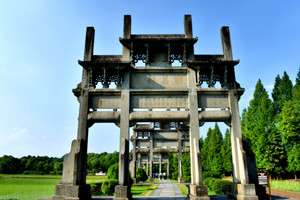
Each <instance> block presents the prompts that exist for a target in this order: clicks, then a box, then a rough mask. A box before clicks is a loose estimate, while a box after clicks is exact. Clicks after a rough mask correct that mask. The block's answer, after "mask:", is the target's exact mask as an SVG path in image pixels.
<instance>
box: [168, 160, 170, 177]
mask: <svg viewBox="0 0 300 200" xmlns="http://www.w3.org/2000/svg"><path fill="white" fill-rule="evenodd" d="M167 175H168V177H169V175H170V161H169V159H168V163H167Z"/></svg>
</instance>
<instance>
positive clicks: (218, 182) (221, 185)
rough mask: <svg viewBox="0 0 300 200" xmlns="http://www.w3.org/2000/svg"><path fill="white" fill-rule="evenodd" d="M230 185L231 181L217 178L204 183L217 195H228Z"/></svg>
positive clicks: (206, 180)
mask: <svg viewBox="0 0 300 200" xmlns="http://www.w3.org/2000/svg"><path fill="white" fill-rule="evenodd" d="M229 183H230V181H224V180H222V179H216V178H211V177H210V178H206V179H205V180H204V181H203V184H204V185H207V186H208V188H209V189H211V190H213V191H215V192H216V194H217V195H220V194H227V193H228V191H229Z"/></svg>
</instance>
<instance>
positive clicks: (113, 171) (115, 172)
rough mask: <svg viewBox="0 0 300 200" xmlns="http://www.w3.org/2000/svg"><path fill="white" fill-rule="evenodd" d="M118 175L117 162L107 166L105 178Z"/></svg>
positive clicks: (114, 177) (112, 177)
mask: <svg viewBox="0 0 300 200" xmlns="http://www.w3.org/2000/svg"><path fill="white" fill-rule="evenodd" d="M118 177H119V163H115V164H113V165H112V166H110V167H109V168H108V171H107V178H109V179H118Z"/></svg>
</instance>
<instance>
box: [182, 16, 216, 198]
mask: <svg viewBox="0 0 300 200" xmlns="http://www.w3.org/2000/svg"><path fill="white" fill-rule="evenodd" d="M184 24H185V25H184V27H185V35H186V37H187V36H188V38H193V32H192V19H191V16H190V15H186V16H185V18H184ZM187 50H188V52H187V58H189V59H191V60H193V59H194V49H193V47H189V48H188V49H187ZM188 87H189V96H188V102H189V112H190V124H189V125H190V157H191V185H190V195H189V197H190V199H193V200H194V199H195V200H196V199H197V200H200V199H201V200H208V199H210V198H209V197H208V190H207V186H205V185H203V183H202V165H201V154H200V147H199V139H200V132H199V113H198V94H197V87H196V73H195V71H194V70H192V69H189V71H188Z"/></svg>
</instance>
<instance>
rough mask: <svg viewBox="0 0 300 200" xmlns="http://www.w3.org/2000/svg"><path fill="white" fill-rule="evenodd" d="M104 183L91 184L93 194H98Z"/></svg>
mask: <svg viewBox="0 0 300 200" xmlns="http://www.w3.org/2000/svg"><path fill="white" fill-rule="evenodd" d="M101 186H102V183H92V184H91V194H97V193H99V192H100V190H101Z"/></svg>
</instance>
